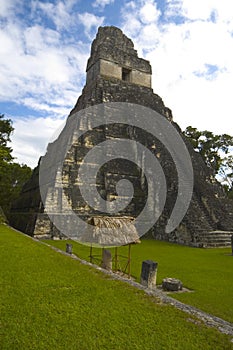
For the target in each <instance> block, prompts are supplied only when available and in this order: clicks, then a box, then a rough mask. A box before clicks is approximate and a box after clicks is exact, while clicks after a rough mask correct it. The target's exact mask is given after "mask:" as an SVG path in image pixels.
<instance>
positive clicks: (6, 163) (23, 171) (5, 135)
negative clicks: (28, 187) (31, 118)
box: [0, 114, 31, 216]
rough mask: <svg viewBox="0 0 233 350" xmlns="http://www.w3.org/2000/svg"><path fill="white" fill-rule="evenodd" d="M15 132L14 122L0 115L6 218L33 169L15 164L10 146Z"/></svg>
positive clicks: (0, 201) (0, 186) (0, 199)
mask: <svg viewBox="0 0 233 350" xmlns="http://www.w3.org/2000/svg"><path fill="white" fill-rule="evenodd" d="M13 131H14V128H13V126H12V121H11V120H10V119H6V118H4V115H3V114H1V115H0V207H1V208H2V210H3V212H4V213H5V215H6V216H8V215H9V211H10V206H11V203H12V201H14V200H15V199H16V198H17V197H18V195H19V193H20V191H21V189H22V186H23V185H24V183H25V182H26V181H27V180H28V178H29V177H30V176H31V169H30V168H29V167H28V166H27V165H25V164H23V165H20V164H18V163H15V162H13V160H14V158H13V156H12V154H11V153H12V148H10V147H9V146H8V144H9V142H10V141H11V140H10V138H11V135H12V133H13Z"/></svg>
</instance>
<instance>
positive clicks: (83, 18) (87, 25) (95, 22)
mask: <svg viewBox="0 0 233 350" xmlns="http://www.w3.org/2000/svg"><path fill="white" fill-rule="evenodd" d="M78 19H79V21H80V23H82V24H83V26H84V32H85V34H86V36H87V37H88V38H89V39H91V38H92V30H94V31H95V32H96V29H97V28H98V27H99V26H101V25H102V24H103V22H104V17H99V16H95V15H94V14H93V13H89V12H84V13H81V14H78Z"/></svg>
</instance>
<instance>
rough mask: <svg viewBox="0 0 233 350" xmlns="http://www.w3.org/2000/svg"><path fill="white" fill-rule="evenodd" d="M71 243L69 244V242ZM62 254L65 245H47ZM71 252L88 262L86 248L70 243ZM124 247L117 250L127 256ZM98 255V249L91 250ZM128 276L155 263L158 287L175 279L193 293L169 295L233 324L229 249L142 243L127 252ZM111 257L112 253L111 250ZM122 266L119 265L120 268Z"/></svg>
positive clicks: (152, 241) (232, 291)
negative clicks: (148, 261) (149, 262)
mask: <svg viewBox="0 0 233 350" xmlns="http://www.w3.org/2000/svg"><path fill="white" fill-rule="evenodd" d="M70 242H71V241H70ZM48 243H49V244H52V245H55V246H57V247H59V248H60V249H63V250H65V247H66V241H48ZM72 244H73V252H74V253H75V254H77V255H78V256H79V257H81V258H83V259H86V260H89V254H90V250H89V248H88V247H86V246H83V245H80V244H78V243H77V242H72ZM127 252H128V250H127V247H121V248H119V253H120V254H121V255H126V256H127ZM94 253H95V254H101V249H95V250H94ZM131 253H132V254H131V256H132V263H131V265H132V266H131V273H132V275H133V276H134V277H136V279H137V281H139V279H140V273H141V264H142V261H143V260H146V259H151V260H154V261H157V262H158V278H157V281H158V284H161V283H162V279H163V278H165V277H175V278H179V279H180V280H181V281H182V282H183V284H184V286H185V287H187V288H189V289H191V290H194V293H183V294H179V295H177V294H175V295H174V294H173V296H174V297H175V298H177V299H179V300H180V301H183V302H185V303H187V304H191V305H193V306H196V307H198V308H200V309H202V310H203V311H206V312H208V313H211V314H213V315H215V316H218V317H221V318H223V319H225V320H227V321H229V322H233V274H232V272H233V256H232V255H231V249H230V248H217V249H197V248H191V247H186V246H180V245H176V244H170V243H167V242H160V241H155V240H142V243H141V244H138V245H133V246H132V249H131ZM112 254H113V256H114V250H112ZM123 265H124V264H122V266H123Z"/></svg>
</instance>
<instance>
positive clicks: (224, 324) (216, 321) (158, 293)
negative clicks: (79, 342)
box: [15, 230, 233, 342]
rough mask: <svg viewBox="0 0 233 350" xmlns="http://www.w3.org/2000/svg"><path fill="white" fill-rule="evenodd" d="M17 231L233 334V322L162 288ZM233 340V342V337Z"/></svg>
mask: <svg viewBox="0 0 233 350" xmlns="http://www.w3.org/2000/svg"><path fill="white" fill-rule="evenodd" d="M15 231H17V232H19V233H20V234H22V235H24V237H28V238H31V239H32V240H34V241H35V242H39V243H41V244H44V245H46V246H48V247H50V248H51V249H53V250H55V251H56V252H58V253H60V254H63V255H66V256H69V257H71V258H72V259H74V260H78V261H79V262H80V263H81V264H83V265H88V266H91V267H93V268H95V269H97V270H99V271H101V272H103V273H105V274H106V275H109V276H111V277H112V278H113V279H114V280H119V281H122V282H126V283H128V284H129V285H131V286H133V287H136V288H138V289H141V290H144V292H145V293H146V294H148V295H150V296H154V297H156V298H158V299H160V301H161V302H162V303H164V304H170V305H172V306H174V307H175V308H177V309H179V310H181V311H184V312H186V313H188V314H190V315H192V316H195V317H196V318H198V319H199V320H200V321H202V322H203V323H204V324H205V325H206V326H208V327H212V328H215V329H217V330H218V331H219V332H221V333H224V334H227V335H230V336H233V323H230V322H228V321H225V320H223V319H222V318H219V317H216V316H213V315H210V314H208V313H206V312H204V311H201V310H199V309H197V308H196V307H194V306H191V305H187V304H184V303H182V302H181V301H179V300H176V299H173V298H172V297H170V296H168V295H167V294H166V293H165V292H163V291H162V290H159V289H149V288H146V287H144V286H142V285H141V284H140V283H138V282H135V281H132V280H130V279H128V278H125V277H122V276H120V275H118V274H116V273H114V272H112V271H108V270H105V269H103V268H101V267H100V266H98V265H95V264H91V263H90V262H88V261H86V260H83V259H80V258H79V257H78V256H77V255H75V254H69V253H66V252H65V251H63V250H61V249H59V248H57V247H54V246H52V245H50V244H48V243H45V242H42V241H40V240H39V239H37V238H33V237H30V236H27V235H25V234H24V233H22V232H20V231H18V230H15ZM231 341H232V342H233V339H232V340H231Z"/></svg>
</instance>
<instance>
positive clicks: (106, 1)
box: [92, 0, 115, 10]
mask: <svg viewBox="0 0 233 350" xmlns="http://www.w3.org/2000/svg"><path fill="white" fill-rule="evenodd" d="M114 1H115V0H95V2H93V4H92V6H93V7H97V8H99V9H100V10H103V9H104V8H105V6H107V5H110V4H113V3H114Z"/></svg>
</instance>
